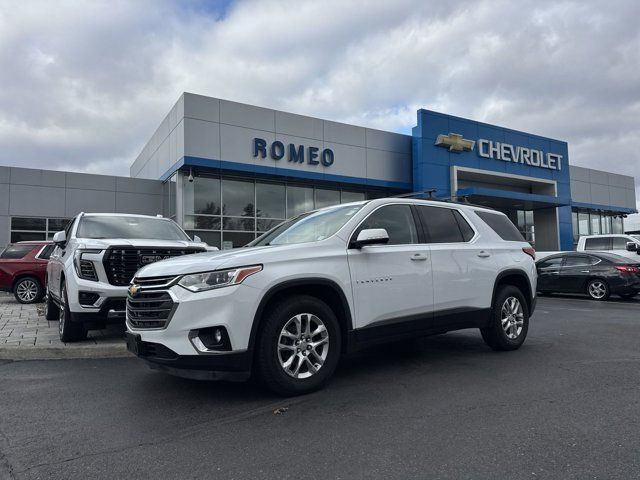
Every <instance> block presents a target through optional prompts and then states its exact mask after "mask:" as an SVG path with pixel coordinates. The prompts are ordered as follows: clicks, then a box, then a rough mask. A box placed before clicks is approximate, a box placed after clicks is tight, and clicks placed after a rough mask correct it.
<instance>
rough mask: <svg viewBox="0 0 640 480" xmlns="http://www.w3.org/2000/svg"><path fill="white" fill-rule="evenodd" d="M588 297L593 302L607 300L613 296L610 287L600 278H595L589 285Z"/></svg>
mask: <svg viewBox="0 0 640 480" xmlns="http://www.w3.org/2000/svg"><path fill="white" fill-rule="evenodd" d="M587 295H588V296H589V298H590V299H591V300H600V301H603V300H607V299H608V298H609V296H610V295H611V291H610V290H609V285H607V282H605V281H604V280H602V279H600V278H593V279H591V280H589V282H588V283H587Z"/></svg>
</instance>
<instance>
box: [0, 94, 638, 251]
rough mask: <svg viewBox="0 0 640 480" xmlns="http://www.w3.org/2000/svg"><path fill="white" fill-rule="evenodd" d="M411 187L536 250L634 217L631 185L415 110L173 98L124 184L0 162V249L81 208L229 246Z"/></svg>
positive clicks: (561, 150)
mask: <svg viewBox="0 0 640 480" xmlns="http://www.w3.org/2000/svg"><path fill="white" fill-rule="evenodd" d="M606 160H607V159H603V161H602V163H603V164H605V163H606ZM123 173H124V172H123ZM412 191H413V192H416V191H430V192H431V193H430V195H432V196H433V197H434V198H439V199H457V200H459V201H468V202H471V203H475V204H479V205H485V206H488V207H492V208H495V209H497V210H500V211H503V212H505V213H506V214H507V215H509V217H510V218H511V219H512V221H513V222H514V224H516V225H517V227H518V228H519V230H520V231H521V232H522V233H523V235H524V236H525V237H526V239H527V240H528V241H530V242H531V243H532V244H533V245H534V246H535V247H536V249H538V250H543V251H544V250H570V249H572V248H573V247H574V245H575V243H576V241H577V238H578V236H579V235H585V234H598V233H622V232H623V217H624V216H626V215H627V214H630V213H635V212H636V197H635V184H634V179H633V177H628V176H624V175H617V174H614V173H609V172H606V171H601V170H592V169H587V168H581V167H575V166H571V165H570V163H569V153H568V146H567V143H566V142H563V141H561V140H555V139H551V138H545V137H541V136H539V135H534V134H530V133H526V132H520V131H516V130H512V129H509V128H504V127H501V126H495V125H489V124H486V123H481V122H476V121H473V120H469V119H464V118H459V117H454V116H451V115H445V114H442V113H437V112H433V111H429V110H424V109H420V110H418V112H417V124H416V126H415V127H413V130H412V134H411V135H404V134H398V133H392V132H386V131H381V130H375V129H370V128H364V127H359V126H355V125H347V124H343V123H338V122H333V121H330V120H323V119H319V118H313V117H308V116H302V115H296V114H292V113H286V112H281V111H277V110H272V109H268V108H262V107H257V106H252V105H245V104H241V103H235V102H230V101H227V100H221V99H217V98H211V97H205V96H201V95H194V94H189V93H185V94H183V95H182V96H181V97H180V99H179V100H178V102H177V103H176V104H175V105H174V106H173V108H172V109H171V111H170V112H169V114H168V115H167V116H166V117H165V118H164V119H163V120H162V122H161V123H160V126H159V127H158V128H157V130H156V131H155V133H153V135H152V136H151V138H150V140H149V141H148V142H147V144H146V145H145V147H144V148H143V150H142V152H141V153H140V155H139V156H138V158H136V159H135V161H134V162H133V163H132V165H131V167H130V172H129V176H128V177H126V176H122V177H116V176H105V175H91V174H81V173H72V172H59V171H48V170H34V169H28V168H16V167H0V247H2V246H4V245H6V244H7V243H9V242H13V241H19V240H36V239H47V238H49V239H50V238H51V237H52V235H53V233H54V232H56V231H58V230H60V229H61V228H62V227H63V225H64V223H65V222H66V221H67V220H68V219H69V218H71V217H73V216H74V215H76V214H77V213H79V212H81V211H84V212H121V213H143V214H153V215H155V214H162V215H164V216H168V217H171V218H174V219H175V220H176V221H177V222H178V223H179V224H180V225H182V226H183V228H184V229H185V230H186V231H187V232H188V233H190V234H192V235H198V236H199V237H201V238H202V239H203V240H205V241H206V242H208V243H209V244H211V245H215V246H218V247H220V248H232V247H239V246H242V245H245V244H246V243H248V242H249V241H250V240H252V239H254V238H255V236H256V235H259V234H260V233H262V232H264V231H266V230H268V229H269V228H271V227H273V226H274V225H276V224H278V223H279V222H281V221H282V220H283V219H285V218H288V217H291V216H293V215H297V214H299V213H302V212H305V211H308V210H312V209H314V208H320V207H324V206H328V205H333V204H338V203H344V202H352V201H357V200H364V199H368V198H377V197H382V196H391V195H398V194H402V193H407V192H412Z"/></svg>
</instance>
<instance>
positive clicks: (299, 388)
mask: <svg viewBox="0 0 640 480" xmlns="http://www.w3.org/2000/svg"><path fill="white" fill-rule="evenodd" d="M322 326H324V330H321V327H322ZM314 331H315V332H317V333H315V335H314V333H313V332H314ZM305 332H310V333H308V334H307V335H306V336H305ZM341 341H342V339H341V335H340V326H339V324H338V320H337V318H336V316H335V314H334V313H333V311H332V310H331V308H329V307H328V306H327V304H325V303H324V302H322V301H321V300H319V299H317V298H315V297H312V296H308V295H297V296H293V297H290V298H287V299H285V300H283V301H281V302H280V303H278V304H276V305H275V306H274V307H273V308H271V309H269V310H268V312H267V313H266V316H265V317H264V319H263V324H262V325H261V329H260V332H259V336H258V338H257V350H256V359H255V360H256V363H255V370H256V373H257V374H258V378H259V380H260V381H261V382H262V384H263V385H264V386H265V387H267V388H268V389H269V390H271V391H273V392H275V393H277V394H279V395H283V396H290V395H301V394H304V393H309V392H312V391H314V390H318V389H319V388H321V387H322V386H323V385H324V384H325V383H326V382H327V381H328V380H329V378H330V377H331V375H333V372H334V371H335V368H336V366H337V364H338V359H339V357H340V351H341ZM307 342H309V344H307ZM310 359H311V360H310ZM314 370H315V371H314ZM296 372H297V373H296Z"/></svg>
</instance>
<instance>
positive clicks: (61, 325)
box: [58, 287, 67, 337]
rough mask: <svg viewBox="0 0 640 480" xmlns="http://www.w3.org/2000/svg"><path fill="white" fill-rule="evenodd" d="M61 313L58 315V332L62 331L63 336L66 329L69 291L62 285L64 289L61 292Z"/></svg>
mask: <svg viewBox="0 0 640 480" xmlns="http://www.w3.org/2000/svg"><path fill="white" fill-rule="evenodd" d="M60 294H61V295H60V315H59V316H58V332H59V333H60V337H62V332H63V330H64V322H65V320H66V318H65V316H66V315H65V303H66V298H67V291H66V289H65V288H64V287H62V291H61V292H60Z"/></svg>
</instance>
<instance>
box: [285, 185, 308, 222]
mask: <svg viewBox="0 0 640 480" xmlns="http://www.w3.org/2000/svg"><path fill="white" fill-rule="evenodd" d="M310 210H313V187H293V186H291V187H290V186H287V218H290V217H295V216H296V215H300V214H301V213H304V212H308V211H310Z"/></svg>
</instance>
